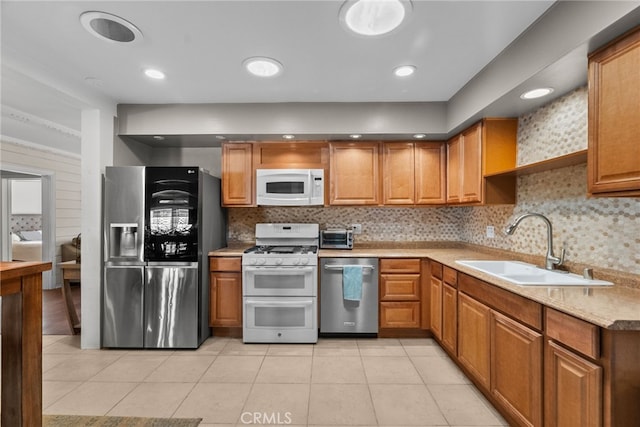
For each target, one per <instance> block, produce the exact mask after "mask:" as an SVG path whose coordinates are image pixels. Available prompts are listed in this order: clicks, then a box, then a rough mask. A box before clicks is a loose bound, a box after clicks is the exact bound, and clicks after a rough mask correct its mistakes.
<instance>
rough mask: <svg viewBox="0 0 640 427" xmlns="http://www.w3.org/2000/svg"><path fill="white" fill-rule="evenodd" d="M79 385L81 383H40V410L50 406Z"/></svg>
mask: <svg viewBox="0 0 640 427" xmlns="http://www.w3.org/2000/svg"><path fill="white" fill-rule="evenodd" d="M80 384H82V382H81V381H42V408H44V409H46V408H47V407H49V406H51V405H52V404H53V403H55V402H56V401H57V400H58V399H60V398H62V397H63V396H65V395H66V394H67V393H69V392H71V391H72V390H74V389H75V388H76V387H78V386H79V385H80Z"/></svg>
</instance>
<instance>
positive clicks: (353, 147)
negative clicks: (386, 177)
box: [329, 142, 381, 205]
mask: <svg viewBox="0 0 640 427" xmlns="http://www.w3.org/2000/svg"><path fill="white" fill-rule="evenodd" d="M379 152H380V143H379V142H358V143H353V142H331V143H329V162H330V164H331V168H330V169H331V171H330V177H329V187H330V190H329V204H331V205H379V204H380V200H381V199H380V165H379Z"/></svg>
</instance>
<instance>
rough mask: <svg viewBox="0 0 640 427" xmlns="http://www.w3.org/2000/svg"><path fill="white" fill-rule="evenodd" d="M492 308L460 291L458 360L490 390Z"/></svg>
mask: <svg viewBox="0 0 640 427" xmlns="http://www.w3.org/2000/svg"><path fill="white" fill-rule="evenodd" d="M490 312H491V310H490V309H489V307H487V306H486V305H484V304H482V303H480V302H478V301H476V300H475V299H473V298H471V297H469V296H467V295H465V294H463V293H460V292H459V293H458V360H459V362H460V363H461V364H462V365H463V366H464V367H465V368H467V370H468V371H469V372H470V373H471V374H472V375H473V376H474V377H475V379H476V380H477V381H479V382H480V383H481V384H482V385H483V386H484V387H485V388H486V389H487V390H489V382H490V380H491V376H490V372H491V371H490V369H491V367H490V352H489V349H490V345H491V341H490V335H489V334H490V332H491V323H490V322H491V319H490Z"/></svg>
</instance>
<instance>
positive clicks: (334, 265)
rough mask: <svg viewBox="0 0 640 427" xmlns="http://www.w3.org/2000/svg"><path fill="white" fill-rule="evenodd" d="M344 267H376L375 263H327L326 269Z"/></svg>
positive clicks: (340, 268)
mask: <svg viewBox="0 0 640 427" xmlns="http://www.w3.org/2000/svg"><path fill="white" fill-rule="evenodd" d="M343 267H362V268H363V269H371V270H373V269H375V266H373V265H358V264H325V266H324V269H325V270H342V268H343Z"/></svg>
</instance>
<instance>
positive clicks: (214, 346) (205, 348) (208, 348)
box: [195, 337, 231, 355]
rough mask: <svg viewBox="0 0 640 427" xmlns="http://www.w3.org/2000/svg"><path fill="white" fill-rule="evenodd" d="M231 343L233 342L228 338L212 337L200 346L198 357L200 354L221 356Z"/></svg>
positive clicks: (197, 351)
mask: <svg viewBox="0 0 640 427" xmlns="http://www.w3.org/2000/svg"><path fill="white" fill-rule="evenodd" d="M229 341H231V338H228V337H210V338H207V339H206V340H205V342H203V343H202V344H200V347H198V349H197V350H196V351H195V352H196V353H197V354H198V355H200V353H207V354H209V353H211V354H220V352H221V351H222V349H223V348H224V347H225V346H226V345H227V344H228V343H229Z"/></svg>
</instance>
